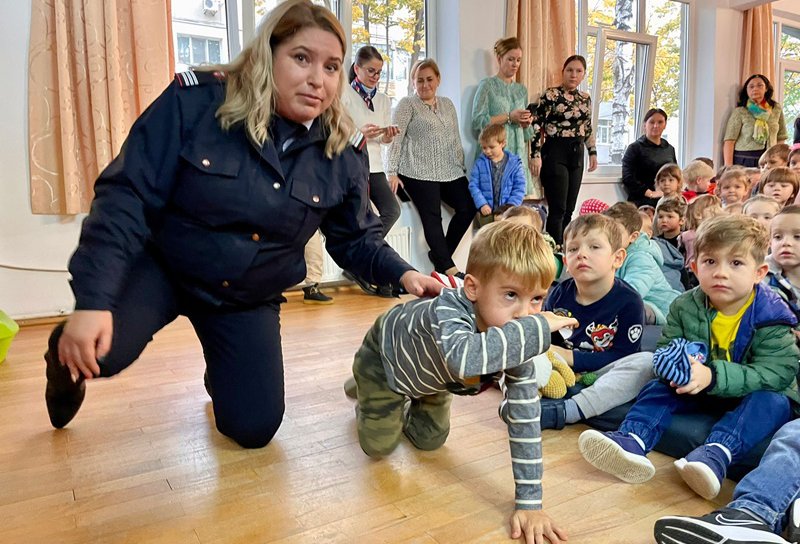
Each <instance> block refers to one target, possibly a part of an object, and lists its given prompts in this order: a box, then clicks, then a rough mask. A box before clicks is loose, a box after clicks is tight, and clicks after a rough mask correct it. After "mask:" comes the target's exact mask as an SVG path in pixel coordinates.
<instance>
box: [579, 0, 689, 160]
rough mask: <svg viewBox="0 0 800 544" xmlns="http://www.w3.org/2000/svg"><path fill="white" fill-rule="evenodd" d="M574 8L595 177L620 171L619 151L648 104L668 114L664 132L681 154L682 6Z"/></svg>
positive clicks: (618, 3)
mask: <svg viewBox="0 0 800 544" xmlns="http://www.w3.org/2000/svg"><path fill="white" fill-rule="evenodd" d="M576 13H577V19H578V20H577V31H578V34H577V36H578V51H579V52H581V53H582V54H584V55H585V56H586V60H587V64H588V66H587V75H586V79H585V83H584V85H583V88H584V89H585V90H589V91H590V92H591V93H592V100H593V105H594V112H593V113H594V124H595V129H596V131H597V143H598V144H599V145H598V162H599V164H600V169H599V170H598V174H599V175H618V174H619V171H620V167H621V162H622V156H623V155H624V153H625V148H626V147H627V146H628V144H630V143H631V142H632V141H634V140H635V139H636V138H638V137H639V136H640V135H641V124H642V120H643V117H644V113H645V112H646V110H647V109H648V108H649V107H659V108H662V109H664V110H665V111H666V112H667V115H668V116H669V118H670V119H669V122H668V123H667V131H665V133H664V137H665V138H666V139H667V140H669V141H670V143H671V144H672V145H673V146H675V148H676V152H677V154H678V156H679V157H681V150H682V143H683V131H684V119H685V116H684V115H682V114H681V112H682V111H683V110H684V96H685V90H684V88H685V73H686V70H685V62H686V61H685V59H686V51H685V42H686V40H685V39H684V36H685V35H686V34H687V29H686V24H687V20H688V5H687V4H685V3H683V2H679V1H676V0H576ZM599 52H602V53H599ZM595 73H597V74H599V76H598V80H597V81H595Z"/></svg>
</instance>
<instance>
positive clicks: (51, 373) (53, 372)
mask: <svg viewBox="0 0 800 544" xmlns="http://www.w3.org/2000/svg"><path fill="white" fill-rule="evenodd" d="M63 330H64V324H63V323H62V324H60V325H59V326H58V327H56V328H55V329H54V330H53V332H52V334H51V335H50V340H49V341H48V351H47V353H45V354H44V360H45V362H46V363H47V371H46V375H47V387H46V388H45V390H44V400H45V402H47V415H49V416H50V423H51V424H52V425H53V427H55V428H56V429H61V428H62V427H64V426H65V425H66V424H67V423H69V422H70V421H72V418H73V417H75V414H77V413H78V410H80V407H81V404H83V399H84V397H85V396H86V382H85V380H84V377H83V375H79V376H78V381H77V382H73V381H72V376H70V374H69V368H67V366H66V365H63V364H61V362H60V361H59V360H58V339H59V338H61V332H62V331H63Z"/></svg>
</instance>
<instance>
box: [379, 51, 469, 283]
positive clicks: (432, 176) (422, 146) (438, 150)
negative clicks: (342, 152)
mask: <svg viewBox="0 0 800 544" xmlns="http://www.w3.org/2000/svg"><path fill="white" fill-rule="evenodd" d="M412 77H413V79H414V88H415V90H416V93H417V94H415V95H413V96H406V97H405V98H403V99H402V100H400V102H399V103H398V104H397V108H396V109H395V110H394V124H395V125H397V127H398V129H399V134H398V136H397V137H395V139H394V142H392V146H391V147H390V148H389V160H388V166H387V168H386V174H387V175H388V177H389V185H390V186H391V187H392V190H393V191H395V192H397V188H398V187H403V188H404V189H405V192H406V193H407V194H408V196H409V197H410V198H411V201H412V202H413V203H414V206H415V207H416V208H417V211H418V212H419V218H420V221H421V222H422V231H423V233H424V234H425V241H426V242H427V243H428V247H430V251H429V252H428V258H429V259H430V260H431V262H432V263H433V268H434V269H435V270H436V271H437V272H441V273H445V274H456V273H458V272H459V271H458V268H456V265H455V264H454V263H453V252H455V250H456V247H458V244H459V242H461V238H462V237H463V236H464V233H465V232H467V229H468V228H469V225H470V224H471V223H472V219H473V217H474V216H475V203H474V202H473V201H472V195H471V194H470V192H469V181H468V180H467V176H466V168H465V166H464V148H463V147H462V145H461V135H460V134H459V132H458V117H457V116H456V108H455V106H454V105H453V103H452V102H451V101H450V99H449V98H445V97H444V96H437V95H436V90H437V89H438V88H439V83H441V81H442V79H441V75H440V72H439V67H438V66H437V65H436V62H434V61H433V59H425V60H423V61H422V62H420V63H419V64H418V65H417V66H416V69H415V70H414V71H413V72H412ZM442 202H444V203H445V204H447V205H448V206H449V207H450V208H452V209H453V218H452V219H451V220H450V223H449V224H448V226H447V234H445V233H444V231H443V230H442Z"/></svg>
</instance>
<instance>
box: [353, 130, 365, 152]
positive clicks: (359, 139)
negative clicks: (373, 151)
mask: <svg viewBox="0 0 800 544" xmlns="http://www.w3.org/2000/svg"><path fill="white" fill-rule="evenodd" d="M366 143H367V139H366V138H365V137H364V134H363V133H362V132H361V131H360V130H356V131H355V133H354V134H353V135H352V136H350V145H352V146H353V147H354V148H356V151H362V150H363V149H364V145H366Z"/></svg>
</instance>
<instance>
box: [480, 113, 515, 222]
mask: <svg viewBox="0 0 800 544" xmlns="http://www.w3.org/2000/svg"><path fill="white" fill-rule="evenodd" d="M479 141H480V144H481V149H482V150H483V154H482V155H481V156H480V157H478V159H477V160H476V161H475V165H474V166H473V167H472V172H471V173H470V175H469V192H470V193H472V200H474V201H475V207H476V208H477V209H478V213H479V214H480V219H479V222H480V223H481V225H484V224H486V223H491V222H492V221H493V220H494V214H495V213H497V211H498V209H499V208H500V207H502V206H506V205H511V206H519V205H520V204H522V198H523V197H524V196H525V171H524V170H523V168H522V160H521V159H520V158H519V157H518V156H516V155H515V154H513V153H511V152H510V151H506V150H505V147H506V141H507V140H506V129H505V127H503V125H488V126H487V127H486V128H484V129H483V131H481V135H480V137H479Z"/></svg>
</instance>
